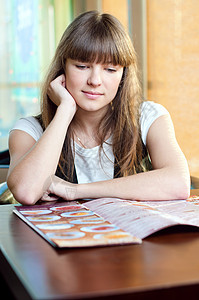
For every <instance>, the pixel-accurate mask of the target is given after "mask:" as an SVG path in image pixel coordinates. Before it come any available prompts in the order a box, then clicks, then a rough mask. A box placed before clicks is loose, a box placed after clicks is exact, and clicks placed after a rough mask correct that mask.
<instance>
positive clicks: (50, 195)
mask: <svg viewBox="0 0 199 300" xmlns="http://www.w3.org/2000/svg"><path fill="white" fill-rule="evenodd" d="M44 190H45V192H44V194H43V196H42V198H41V200H43V201H54V200H57V199H58V198H62V199H64V200H67V201H70V200H75V199H77V198H76V194H77V193H76V192H77V185H76V184H73V183H70V182H67V181H65V180H63V179H61V178H59V177H57V176H55V175H52V176H50V177H49V178H48V180H47V181H46V183H45V186H44Z"/></svg>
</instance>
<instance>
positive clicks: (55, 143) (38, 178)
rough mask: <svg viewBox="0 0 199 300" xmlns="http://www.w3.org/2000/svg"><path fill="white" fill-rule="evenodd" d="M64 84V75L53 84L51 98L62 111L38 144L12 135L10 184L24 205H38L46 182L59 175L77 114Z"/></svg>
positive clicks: (15, 133) (16, 133)
mask: <svg viewBox="0 0 199 300" xmlns="http://www.w3.org/2000/svg"><path fill="white" fill-rule="evenodd" d="M63 82H64V77H63V75H61V76H59V77H58V78H57V79H55V80H54V81H53V82H52V83H51V86H50V88H49V94H50V97H51V99H53V101H54V102H55V103H56V104H57V105H58V108H57V111H56V113H55V116H54V118H53V120H52V121H51V123H50V124H49V126H48V127H47V129H46V130H45V132H44V133H43V135H42V137H41V138H40V139H39V141H38V142H35V140H34V139H33V138H32V137H31V136H30V135H28V134H27V133H25V132H23V131H20V130H14V131H12V132H11V134H10V138H9V150H10V155H11V163H10V168H9V173H8V178H7V183H8V187H9V188H10V190H11V192H12V193H13V195H14V197H15V199H16V200H17V201H19V202H21V203H23V204H34V203H35V202H36V201H37V200H39V198H40V197H41V196H42V195H43V192H44V184H45V182H46V179H47V178H49V176H50V175H52V174H55V171H56V168H57V164H58V162H59V157H60V153H61V150H62V147H63V142H64V139H65V135H66V132H67V129H68V126H69V124H70V122H71V120H72V118H73V116H74V114H75V112H76V103H75V101H74V99H73V98H72V97H71V95H70V94H69V93H68V92H67V90H66V89H65V88H64V84H63Z"/></svg>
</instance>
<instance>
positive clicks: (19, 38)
mask: <svg viewBox="0 0 199 300" xmlns="http://www.w3.org/2000/svg"><path fill="white" fill-rule="evenodd" d="M0 5H1V8H0V151H4V150H6V149H7V148H8V133H9V130H10V128H12V126H13V125H14V123H15V122H16V120H17V119H19V118H20V117H22V116H29V115H35V114H38V113H39V110H40V105H39V97H40V96H39V94H40V92H39V89H40V84H41V81H42V78H43V76H44V75H45V72H46V70H47V68H48V65H49V63H50V60H51V58H52V56H53V54H54V52H55V48H56V46H57V44H58V42H59V40H60V38H61V35H62V33H63V31H64V30H65V28H66V26H67V25H68V24H69V23H70V22H71V21H72V20H73V18H74V17H76V16H77V15H79V14H80V13H82V12H84V11H88V10H93V9H97V10H99V11H101V12H108V13H111V14H113V15H115V16H116V17H117V18H118V19H119V20H120V21H121V22H122V24H123V25H124V26H125V27H126V29H127V30H128V32H129V34H130V36H131V38H132V39H133V42H134V45H135V48H136V50H137V53H138V57H139V64H140V70H141V77H142V85H143V91H144V96H145V98H146V99H149V100H152V101H155V102H158V103H161V104H163V105H164V106H165V107H166V108H167V109H168V110H169V112H170V114H171V117H172V119H173V122H174V126H175V130H176V137H177V140H178V142H179V144H180V147H181V148H182V150H183V152H184V153H185V156H186V158H187V160H188V164H189V168H190V172H191V175H193V176H199V128H198V127H199V126H198V123H199V21H198V20H199V1H198V0H6V1H5V0H0Z"/></svg>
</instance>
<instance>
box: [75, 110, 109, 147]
mask: <svg viewBox="0 0 199 300" xmlns="http://www.w3.org/2000/svg"><path fill="white" fill-rule="evenodd" d="M103 117H104V114H103V115H102V114H101V112H100V113H99V112H96V111H95V112H86V111H82V110H81V109H78V110H77V112H76V114H75V117H74V119H73V121H72V130H73V134H74V140H75V142H77V143H78V144H79V145H80V146H82V147H83V148H93V147H96V146H98V145H100V144H101V142H102V141H101V137H100V136H101V132H100V124H101V121H102V119H103ZM107 137H109V135H108V134H107V136H106V138H107Z"/></svg>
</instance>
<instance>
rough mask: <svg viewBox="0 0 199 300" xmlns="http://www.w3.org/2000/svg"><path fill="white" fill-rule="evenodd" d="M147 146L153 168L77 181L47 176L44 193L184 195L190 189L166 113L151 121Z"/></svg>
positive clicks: (161, 197) (139, 196)
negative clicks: (75, 182)
mask: <svg viewBox="0 0 199 300" xmlns="http://www.w3.org/2000/svg"><path fill="white" fill-rule="evenodd" d="M147 148H148V150H149V154H150V157H151V161H152V165H153V169H154V170H153V171H149V172H146V173H139V174H136V175H131V176H127V177H122V178H115V179H112V180H108V181H101V182H94V183H88V184H78V185H75V184H71V183H68V182H65V181H63V180H59V179H58V178H57V177H51V182H50V184H49V188H48V190H47V193H49V192H53V193H55V194H56V195H59V196H60V197H63V198H64V199H68V200H73V199H78V198H100V197H116V198H123V199H130V200H134V199H137V200H138V199H139V200H171V199H186V198H187V197H188V196H189V192H190V175H189V170H188V166H187V162H186V159H185V157H184V155H183V153H182V151H181V150H180V148H179V146H178V143H177V141H176V138H175V133H174V129H173V124H172V121H171V119H170V117H169V116H168V115H165V116H161V117H159V118H158V119H157V120H156V121H155V122H154V123H153V124H152V125H151V127H150V129H149V132H148V135H147Z"/></svg>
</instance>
